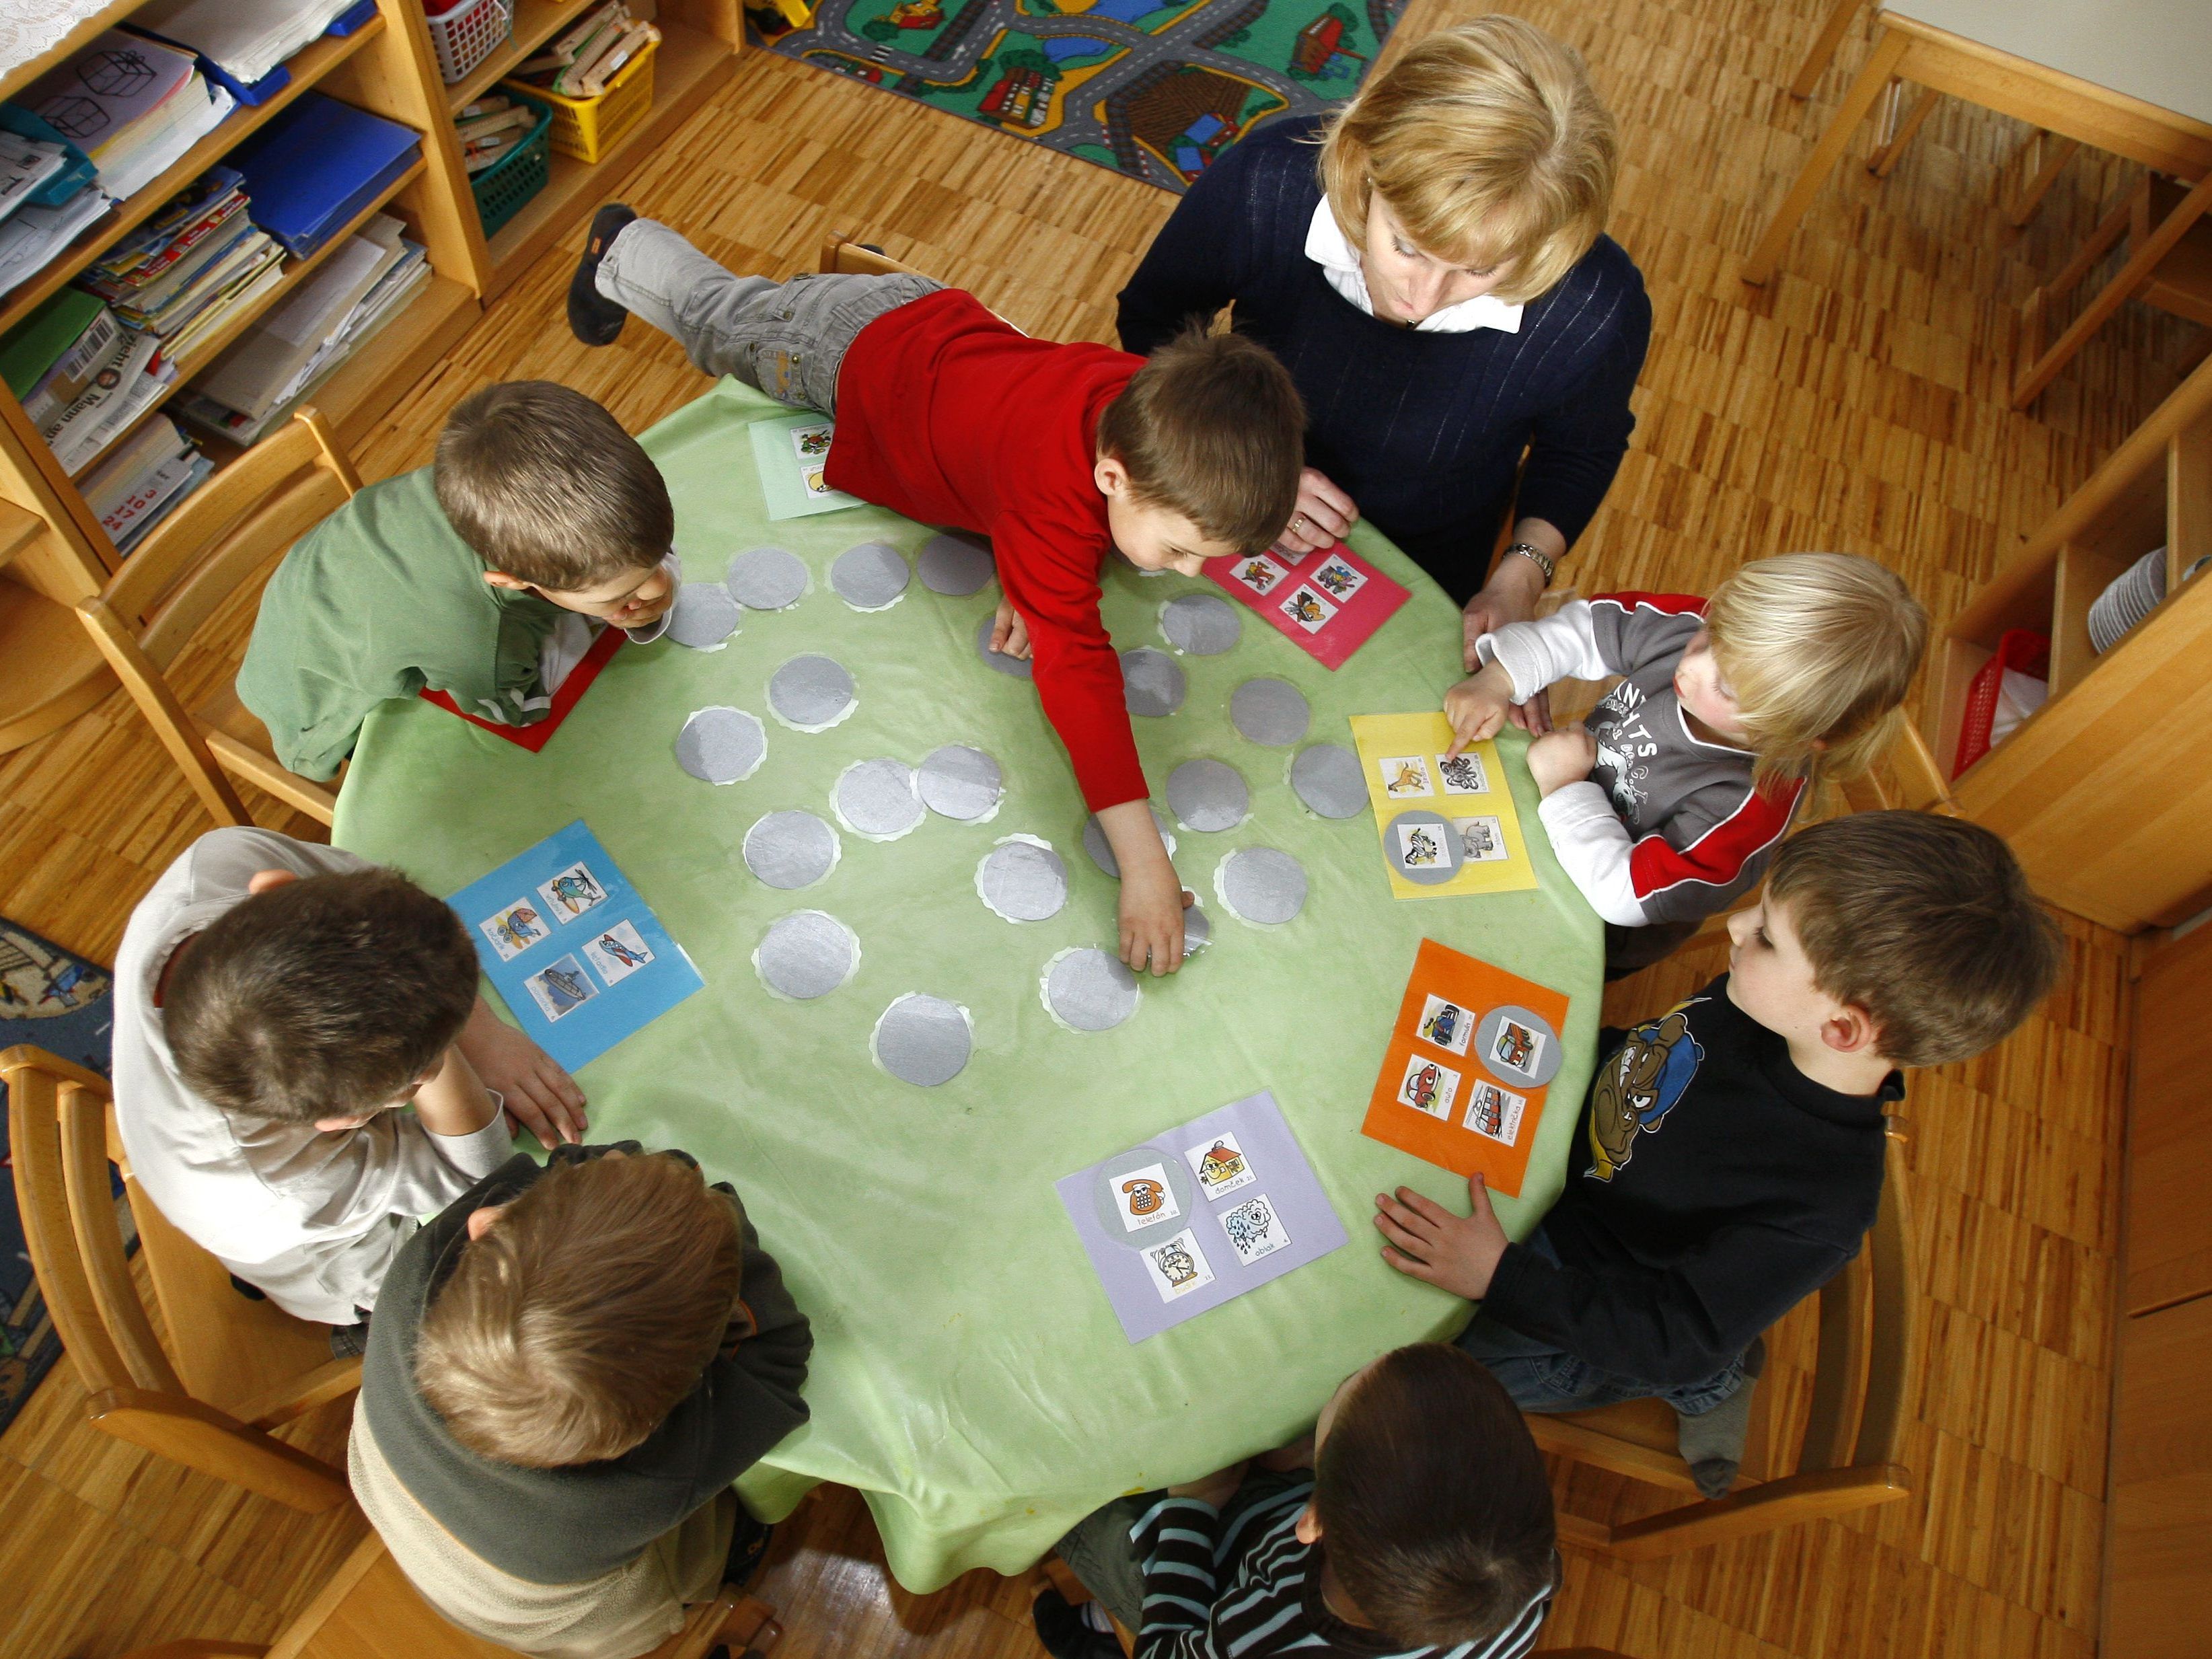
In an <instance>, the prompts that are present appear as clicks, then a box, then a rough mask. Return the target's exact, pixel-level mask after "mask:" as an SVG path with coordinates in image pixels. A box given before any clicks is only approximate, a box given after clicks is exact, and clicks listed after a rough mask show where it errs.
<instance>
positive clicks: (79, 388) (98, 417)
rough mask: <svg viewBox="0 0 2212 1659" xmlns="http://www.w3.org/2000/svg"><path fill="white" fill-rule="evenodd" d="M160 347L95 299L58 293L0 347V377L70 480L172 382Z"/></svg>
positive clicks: (71, 291)
mask: <svg viewBox="0 0 2212 1659" xmlns="http://www.w3.org/2000/svg"><path fill="white" fill-rule="evenodd" d="M176 374H177V371H176V368H175V367H174V365H173V364H171V363H169V362H167V361H166V360H164V359H163V358H162V356H161V342H160V341H159V340H157V339H155V337H153V336H152V335H150V334H139V333H136V332H134V331H131V330H130V329H127V328H125V327H124V326H123V325H122V324H120V323H118V321H116V319H115V313H113V312H112V311H110V310H109V309H108V308H107V307H106V306H105V305H103V304H101V303H100V301H99V299H98V298H97V297H95V296H94V295H89V294H84V293H81V292H79V291H77V290H76V289H64V290H63V291H62V292H61V293H59V294H58V295H55V296H54V297H53V298H52V300H50V301H47V302H46V304H45V305H43V306H41V307H39V309H38V310H36V311H34V312H33V313H31V315H30V316H29V317H27V319H24V321H23V322H22V323H21V324H19V325H17V326H16V327H15V329H14V330H12V331H10V332H9V335H8V336H7V337H6V338H5V339H4V340H0V375H4V377H5V379H6V380H7V382H8V386H9V389H10V390H11V391H13V392H15V395H16V397H17V398H20V399H21V402H22V405H23V412H24V414H26V415H27V416H29V417H30V419H31V423H32V424H33V426H35V427H37V428H39V435H40V436H41V437H42V438H44V439H45V440H46V443H47V446H48V447H50V448H52V451H53V452H54V459H56V460H57V461H58V462H59V463H60V464H61V466H62V469H63V471H65V472H68V473H70V475H71V476H75V475H76V474H77V473H79V472H82V471H84V470H85V469H86V468H87V467H88V466H89V465H92V463H93V461H94V459H97V458H98V457H99V454H100V451H101V450H102V449H104V448H105V447H106V446H107V445H108V444H109V443H110V442H111V441H113V439H114V437H115V435H117V434H118V433H119V432H121V431H122V430H123V428H125V427H126V426H128V425H130V424H131V422H132V421H134V420H136V419H137V417H138V416H140V415H142V414H143V413H144V412H145V411H146V410H148V409H149V408H151V407H152V406H153V404H154V402H155V399H156V398H159V397H161V394H162V392H163V391H164V390H165V389H166V388H167V386H168V385H169V383H170V382H171V381H173V380H175V379H176Z"/></svg>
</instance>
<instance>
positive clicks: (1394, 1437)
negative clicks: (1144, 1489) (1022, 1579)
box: [1033, 1342, 1559, 1659]
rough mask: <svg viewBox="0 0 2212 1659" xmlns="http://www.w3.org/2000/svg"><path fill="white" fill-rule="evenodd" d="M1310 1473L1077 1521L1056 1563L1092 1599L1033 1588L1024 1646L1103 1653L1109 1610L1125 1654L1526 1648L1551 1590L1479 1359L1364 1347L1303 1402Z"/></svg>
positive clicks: (1403, 1658) (1535, 1477) (1548, 1515)
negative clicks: (1127, 1634)
mask: <svg viewBox="0 0 2212 1659" xmlns="http://www.w3.org/2000/svg"><path fill="white" fill-rule="evenodd" d="M1270 1461H1271V1462H1273V1461H1281V1462H1294V1461H1297V1460H1295V1459H1293V1458H1287V1457H1285V1458H1279V1459H1277V1460H1270ZM1310 1462H1311V1463H1312V1468H1310V1469H1307V1468H1282V1469H1276V1468H1259V1467H1257V1466H1256V1465H1255V1466H1251V1467H1249V1468H1248V1466H1247V1465H1244V1464H1241V1463H1240V1464H1238V1465H1237V1467H1236V1468H1230V1469H1224V1470H1222V1471H1221V1472H1220V1473H1219V1474H1213V1475H1210V1476H1208V1477H1207V1478H1206V1480H1199V1481H1194V1482H1192V1483H1191V1484H1189V1485H1188V1486H1170V1488H1168V1490H1167V1492H1165V1493H1159V1492H1151V1493H1146V1494H1145V1495H1144V1496H1142V1497H1137V1498H1118V1499H1116V1500H1115V1502H1113V1503H1111V1504H1108V1505H1107V1506H1106V1507H1105V1508H1104V1509H1103V1510H1098V1511H1097V1513H1096V1514H1093V1515H1091V1516H1088V1517H1086V1518H1085V1520H1084V1521H1083V1522H1080V1523H1079V1525H1078V1526H1077V1527H1076V1528H1075V1529H1074V1530H1073V1531H1072V1532H1070V1533H1069V1534H1067V1536H1066V1537H1065V1538H1063V1539H1061V1540H1060V1544H1059V1553H1060V1557H1061V1559H1064V1560H1065V1561H1066V1563H1067V1564H1068V1565H1069V1566H1071V1567H1073V1569H1074V1570H1075V1572H1076V1575H1077V1577H1080V1578H1081V1579H1082V1580H1083V1582H1084V1583H1085V1585H1087V1586H1088V1587H1089V1588H1090V1589H1091V1593H1092V1594H1093V1595H1095V1596H1096V1597H1097V1601H1092V1602H1091V1603H1090V1604H1088V1605H1087V1606H1085V1607H1080V1608H1078V1607H1070V1606H1069V1605H1068V1603H1067V1602H1066V1601H1065V1600H1064V1599H1062V1597H1061V1596H1060V1594H1059V1593H1058V1592H1057V1591H1055V1590H1053V1589H1046V1590H1045V1591H1044V1592H1043V1593H1042V1595H1039V1596H1038V1597H1037V1600H1036V1607H1035V1608H1034V1610H1033V1616H1034V1618H1035V1620H1036V1631H1037V1637H1038V1639H1039V1640H1041V1641H1042V1643H1043V1644H1044V1646H1045V1649H1046V1650H1047V1651H1048V1653H1050V1654H1052V1655H1053V1656H1054V1659H1119V1656H1120V1654H1121V1647H1120V1644H1118V1643H1117V1642H1116V1641H1115V1638H1114V1636H1113V1635H1112V1633H1111V1632H1110V1631H1109V1630H1107V1629H1105V1628H1103V1624H1104V1620H1103V1613H1111V1614H1112V1615H1113V1616H1114V1617H1115V1618H1116V1619H1118V1620H1121V1623H1122V1624H1123V1625H1125V1626H1128V1627H1129V1628H1131V1629H1133V1630H1134V1631H1136V1632H1137V1652H1136V1659H1273V1656H1275V1655H1277V1654H1284V1653H1289V1652H1292V1651H1296V1652H1297V1654H1298V1655H1299V1656H1300V1659H1333V1656H1337V1655H1343V1656H1346V1659H1385V1656H1395V1659H1518V1656H1521V1655H1523V1654H1526V1653H1527V1652H1528V1650H1529V1649H1530V1648H1531V1646H1532V1645H1533V1644H1534V1642H1535V1639H1536V1632H1537V1629H1538V1628H1539V1626H1541V1625H1542V1623H1543V1621H1544V1614H1545V1612H1546V1610H1547V1607H1549V1606H1550V1604H1551V1599H1552V1595H1553V1590H1554V1589H1556V1588H1557V1586H1558V1583H1559V1557H1558V1555H1557V1553H1555V1549H1554V1534H1553V1516H1552V1492H1551V1486H1550V1484H1549V1483H1548V1482H1547V1480H1546V1479H1545V1476H1544V1466H1543V1462H1542V1460H1541V1458H1540V1457H1539V1456H1538V1455H1537V1452H1536V1445H1535V1442H1534V1441H1533V1440H1532V1439H1530V1438H1529V1436H1528V1427H1527V1425H1525V1424H1524V1423H1522V1420H1521V1414H1520V1413H1518V1412H1517V1411H1516V1410H1515V1409H1514V1407H1513V1403H1512V1401H1510V1400H1509V1399H1507V1398H1506V1395H1505V1391H1504V1389H1502V1388H1501V1387H1499V1386H1498V1383H1497V1382H1496V1380H1495V1379H1494V1378H1492V1376H1490V1374H1489V1373H1488V1372H1487V1371H1486V1370H1483V1368H1482V1367H1481V1366H1480V1365H1479V1364H1476V1363H1475V1362H1474V1360H1472V1359H1470V1358H1468V1356H1467V1355H1465V1354H1463V1353H1462V1352H1459V1351H1458V1350H1457V1349H1455V1348H1452V1347H1449V1346H1445V1345H1443V1344H1442V1343H1435V1342H1429V1343H1421V1344H1418V1345H1416V1346H1412V1347H1405V1348H1399V1349H1396V1350H1395V1351H1394V1352H1389V1353H1387V1354H1384V1355H1383V1357H1382V1358H1379V1359H1376V1360H1374V1361H1372V1362H1371V1363H1370V1364H1367V1365H1365V1366H1364V1367H1362V1368H1361V1369H1360V1370H1357V1371H1355V1372H1353V1373H1352V1376H1349V1377H1347V1378H1346V1379H1345V1381H1344V1383H1342V1385H1341V1386H1340V1387H1339V1388H1338V1389H1337V1391H1336V1392H1335V1394H1334V1395H1331V1396H1330V1398H1329V1401H1328V1404H1327V1405H1326V1406H1324V1407H1322V1413H1321V1419H1320V1421H1319V1422H1318V1423H1316V1425H1314V1436H1313V1449H1312V1453H1311V1458H1310ZM1102 1610H1103V1611H1102Z"/></svg>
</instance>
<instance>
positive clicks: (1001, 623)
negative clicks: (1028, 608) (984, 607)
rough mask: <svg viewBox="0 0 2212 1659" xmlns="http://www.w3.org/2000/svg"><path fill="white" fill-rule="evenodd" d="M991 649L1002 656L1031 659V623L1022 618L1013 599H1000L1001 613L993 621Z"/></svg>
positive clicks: (1023, 659)
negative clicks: (1015, 607)
mask: <svg viewBox="0 0 2212 1659" xmlns="http://www.w3.org/2000/svg"><path fill="white" fill-rule="evenodd" d="M991 649H992V650H994V651H995V652H997V653H999V654H1000V656H1002V657H1012V658H1015V659H1018V660H1020V661H1024V662H1025V661H1027V660H1028V659H1029V655H1030V625H1029V624H1028V623H1025V622H1024V621H1023V620H1022V613H1021V612H1020V611H1017V610H1015V609H1014V602H1013V601H1012V599H1000V601H999V614H998V616H997V617H995V618H994V620H993V621H992V623H991Z"/></svg>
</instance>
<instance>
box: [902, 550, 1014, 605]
mask: <svg viewBox="0 0 2212 1659" xmlns="http://www.w3.org/2000/svg"><path fill="white" fill-rule="evenodd" d="M914 568H915V574H917V575H919V576H920V577H921V585H922V586H924V587H926V588H927V589H928V590H929V591H930V592H933V593H943V594H945V595H947V596H949V597H950V598H952V599H966V598H967V597H968V595H969V594H970V593H980V592H982V591H983V588H984V586H986V585H987V583H988V582H989V581H990V580H991V578H992V577H994V576H995V575H997V574H999V572H998V567H997V566H996V565H994V563H993V562H992V561H991V549H990V546H989V544H984V545H983V546H981V547H978V546H977V545H976V544H975V543H974V542H971V541H969V539H968V538H966V537H965V536H955V535H945V536H932V537H931V538H929V539H928V540H927V541H926V542H924V543H923V544H921V555H920V556H918V557H917V558H916V559H915V562H914Z"/></svg>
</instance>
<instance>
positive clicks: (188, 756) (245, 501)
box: [77, 409, 361, 824]
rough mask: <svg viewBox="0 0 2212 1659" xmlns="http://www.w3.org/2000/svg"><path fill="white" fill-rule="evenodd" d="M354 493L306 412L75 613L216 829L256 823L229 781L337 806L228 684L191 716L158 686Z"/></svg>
mask: <svg viewBox="0 0 2212 1659" xmlns="http://www.w3.org/2000/svg"><path fill="white" fill-rule="evenodd" d="M360 489H361V477H360V475H359V474H358V473H357V472H356V471H355V470H354V465H353V462H352V461H351V460H350V459H348V458H347V455H346V453H345V451H344V450H343V449H342V448H340V447H338V442H337V439H336V438H335V437H334V436H333V435H331V429H330V428H329V426H328V425H327V424H325V422H324V420H323V417H322V416H320V415H319V414H317V413H316V412H315V411H314V410H312V409H302V410H300V411H299V412H298V413H297V414H296V415H295V416H293V417H292V419H291V421H290V422H289V423H288V424H286V425H285V426H284V427H283V428H281V429H280V430H278V431H276V432H273V433H271V434H270V435H269V436H267V437H265V438H264V439H262V440H261V441H260V442H259V443H257V444H255V445H254V446H253V447H252V448H251V449H249V450H247V451H246V453H245V454H243V455H242V456H240V458H239V459H237V460H235V461H233V462H232V463H231V464H230V465H228V466H227V467H225V468H224V469H223V470H222V471H221V472H219V473H217V474H216V477H214V478H213V479H211V480H210V482H209V483H207V484H206V485H205V486H204V487H203V488H202V489H199V490H198V491H197V492H196V493H195V494H194V495H192V497H191V499H190V500H189V501H186V502H185V504H184V505H183V506H182V507H179V508H178V509H177V510H176V511H175V512H174V513H172V514H170V516H169V517H168V518H167V520H164V521H163V522H162V523H161V526H160V527H159V528H157V529H156V530H155V531H154V532H153V533H152V534H150V535H149V536H148V537H147V538H146V539H145V541H144V542H143V543H142V544H140V545H139V547H138V549H137V551H136V552H134V553H132V554H131V556H130V557H129V558H127V559H125V561H124V562H123V567H122V568H121V569H119V570H118V571H117V572H116V573H115V574H114V576H113V577H112V579H110V580H109V581H108V584H107V586H106V588H105V589H104V590H103V591H102V592H100V595H99V596H98V597H97V598H95V599H85V600H82V601H81V602H80V603H79V604H78V605H77V614H78V616H79V617H82V619H83V621H84V625H85V626H86V627H87V628H88V629H90V630H91V632H92V637H93V640H94V642H95V643H96V644H97V645H98V646H99V647H100V652H101V654H103V655H104V656H106V659H107V660H108V663H109V665H111V666H112V668H113V669H114V670H115V672H116V675H117V677H118V678H120V679H121V680H122V682H123V684H124V686H125V689H126V690H129V691H130V693H131V697H132V699H133V700H134V701H135V702H137V705H138V707H139V709H140V711H141V712H142V713H143V714H144V715H145V716H146V719H147V720H148V721H149V723H150V724H151V725H152V726H153V728H154V732H155V736H156V737H158V738H161V744H162V746H163V747H164V748H166V749H167V750H168V751H169V756H170V758H171V759H173V760H174V761H175V762H176V763H177V768H178V769H179V771H181V772H182V773H183V774H184V775H185V782H186V783H188V784H190V785H191V787H192V790H193V793H196V794H197V795H198V796H199V798H200V801H201V803H202V804H203V805H204V806H206V808H207V809H208V811H209V812H210V813H211V814H212V815H213V816H214V817H215V819H216V822H217V823H234V824H243V823H252V821H253V820H252V818H251V817H249V816H248V815H247V813H246V806H245V804H244V803H243V802H242V801H240V799H239V796H238V792H237V791H236V790H235V789H234V788H233V787H231V784H230V780H229V778H228V777H227V776H226V775H225V774H226V773H231V774H235V775H237V776H239V777H241V778H244V779H246V781H248V782H250V783H252V784H253V785H254V786H255V787H258V788H260V789H263V790H265V791H267V792H268V793H270V794H272V795H274V796H276V798H277V799H279V800H282V801H284V802H286V803H287V804H289V805H293V806H296V807H297V808H299V809H300V811H303V812H305V813H307V815H308V816H309V817H314V818H318V819H319V820H321V821H322V822H323V823H330V822H331V815H332V814H333V813H334V812H335V811H337V796H336V795H335V794H334V793H332V792H331V791H330V790H329V789H327V788H325V787H322V786H321V785H319V784H314V783H310V782H309V781H307V779H305V778H302V777H301V776H299V775H297V774H295V773H292V772H288V771H286V770H285V769H284V768H283V766H281V765H279V764H278V763H277V761H276V755H275V752H274V750H273V748H272V745H271V744H270V740H269V732H268V731H267V729H266V728H265V727H264V726H263V725H262V724H261V722H260V721H259V720H256V719H255V718H254V717H253V715H252V713H251V712H250V711H248V710H247V709H246V707H245V706H244V705H243V704H242V703H240V702H239V701H238V694H237V693H236V692H235V691H234V690H232V688H231V687H230V685H229V684H228V683H226V684H224V685H223V687H222V690H220V691H218V692H217V693H216V695H215V696H212V697H211V698H210V699H209V700H208V701H207V702H205V703H204V704H203V705H201V707H200V708H197V709H196V710H190V711H188V710H186V708H185V706H184V704H183V702H181V701H179V698H178V696H177V694H176V692H175V691H174V690H173V689H172V688H171V687H170V685H169V683H168V680H167V678H165V677H166V675H167V671H168V670H169V667H170V665H172V664H173V663H174V662H175V661H176V659H177V656H178V654H179V653H180V652H181V651H182V650H183V649H184V647H185V644H186V643H187V642H188V641H190V640H191V637H192V635H194V634H195V633H196V632H197V630H198V629H200V628H201V627H202V626H203V625H204V624H205V623H206V622H207V620H208V618H209V617H211V616H213V615H214V614H215V612H216V610H217V609H218V608H219V607H220V606H221V605H222V603H223V602H224V601H225V600H227V599H229V598H230V597H231V595H232V594H234V593H235V592H237V591H238V590H239V589H240V587H242V586H245V585H246V583H247V582H249V581H251V580H254V579H255V578H256V577H258V576H261V575H263V574H265V567H267V566H269V565H271V564H273V563H274V562H276V560H277V559H278V558H279V557H281V556H283V553H284V550H286V549H287V548H289V547H290V546H291V544H293V543H294V542H295V541H296V540H298V539H299V538H300V537H301V536H302V535H304V534H306V533H307V532H308V531H309V530H312V529H313V528H314V526H316V525H317V524H319V522H321V521H322V520H324V519H325V518H328V517H329V516H330V515H331V513H334V512H336V511H337V509H338V508H339V507H343V506H344V505H345V504H346V502H347V501H350V500H351V499H352V498H353V496H354V495H356V493H357V492H358V491H359V490H360Z"/></svg>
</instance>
